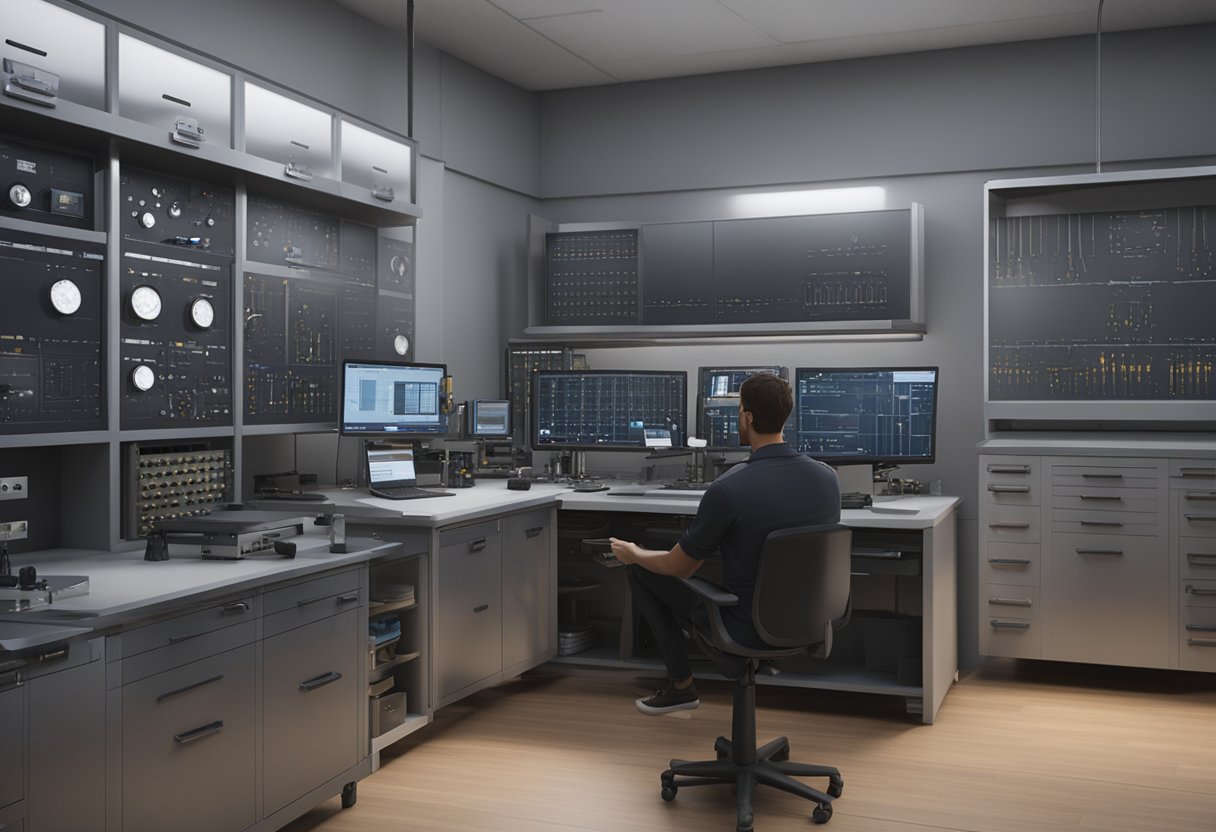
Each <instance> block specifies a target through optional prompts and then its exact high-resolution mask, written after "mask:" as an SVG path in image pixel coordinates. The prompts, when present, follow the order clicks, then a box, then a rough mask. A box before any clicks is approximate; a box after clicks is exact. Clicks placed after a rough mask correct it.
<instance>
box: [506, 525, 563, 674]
mask: <svg viewBox="0 0 1216 832" xmlns="http://www.w3.org/2000/svg"><path fill="white" fill-rule="evenodd" d="M555 513H556V510H555V509H552V508H544V509H539V510H537V511H530V512H528V513H526V514H511V515H508V516H507V517H505V518H503V546H502V666H503V672H504V673H507V674H513V673H519V672H523V671H524V670H527V669H529V668H532V667H535V666H536V665H538V664H540V663H542V662H545V661H548V660H549V659H550V658H552V657H553V656H555V655H556V654H557V587H556V586H555V585H554V575H556V573H557V546H556V528H555V526H556V522H555V519H556V518H555Z"/></svg>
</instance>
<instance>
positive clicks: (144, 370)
mask: <svg viewBox="0 0 1216 832" xmlns="http://www.w3.org/2000/svg"><path fill="white" fill-rule="evenodd" d="M131 383H132V384H134V385H135V389H136V390H141V391H143V392H145V393H146V392H148V391H149V390H151V389H152V386H153V385H154V384H156V373H154V372H152V368H151V367H149V366H148V365H147V364H140V365H139V366H137V367H136V368H135V369H134V370H132V371H131Z"/></svg>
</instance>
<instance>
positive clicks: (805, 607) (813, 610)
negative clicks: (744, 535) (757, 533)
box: [752, 524, 853, 655]
mask: <svg viewBox="0 0 1216 832" xmlns="http://www.w3.org/2000/svg"><path fill="white" fill-rule="evenodd" d="M852 548H853V531H852V529H850V528H849V527H848V526H842V525H838V524H834V525H823V526H797V527H794V528H789V529H778V530H776V531H773V532H770V533H769V535H768V537H766V538H765V539H764V548H763V549H762V550H761V553H760V569H759V571H758V572H757V574H756V589H755V596H754V597H753V602H752V621H753V623H754V624H755V626H756V632H757V633H758V634H759V635H760V638H762V639H763V640H764V641H765V642H766V643H767V644H771V645H772V646H774V647H801V646H811V645H818V644H822V645H824V646H825V648H826V650H825V651H824V655H826V652H827V650H830V649H831V641H832V630H833V627H834V625H835V624H836V623H837V622H838V621H840V620H842V619H844V618H845V616H846V615H847V614H848V611H849V581H850V573H851V562H850V561H851V557H852Z"/></svg>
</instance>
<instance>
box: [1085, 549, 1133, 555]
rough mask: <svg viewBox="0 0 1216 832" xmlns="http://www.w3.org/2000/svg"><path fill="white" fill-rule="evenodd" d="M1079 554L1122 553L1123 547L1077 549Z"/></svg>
mask: <svg viewBox="0 0 1216 832" xmlns="http://www.w3.org/2000/svg"><path fill="white" fill-rule="evenodd" d="M1077 554H1078V555H1122V554H1123V550H1122V549H1077Z"/></svg>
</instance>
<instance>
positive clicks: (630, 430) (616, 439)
mask: <svg viewBox="0 0 1216 832" xmlns="http://www.w3.org/2000/svg"><path fill="white" fill-rule="evenodd" d="M687 387H688V374H687V373H684V372H657V371H645V370H599V371H569V372H568V371H563V370H542V371H540V372H538V373H537V374H536V380H535V385H534V387H533V396H532V400H533V407H534V410H533V419H532V425H533V437H532V442H533V447H536V448H566V449H569V450H638V451H644V450H646V449H647V448H651V447H655V446H654V445H650V444H648V442H647V432H648V431H649V432H651V441H654V437H655V434H654V433H653V432H654V431H667V432H668V433H669V435H670V440H669V441H670V443H671V445H670V446H674V447H683V446H684V444H685V442H686V441H687V437H688V428H687V415H686V411H687V398H686V396H687V394H686V390H687Z"/></svg>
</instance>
